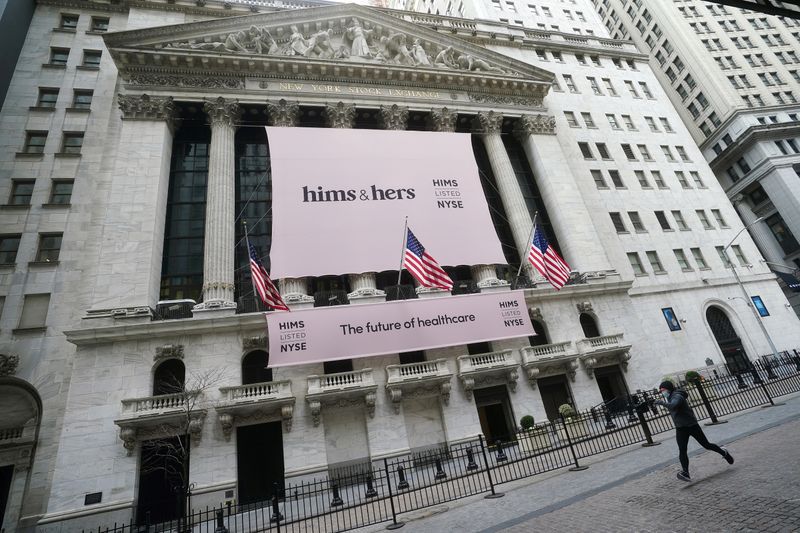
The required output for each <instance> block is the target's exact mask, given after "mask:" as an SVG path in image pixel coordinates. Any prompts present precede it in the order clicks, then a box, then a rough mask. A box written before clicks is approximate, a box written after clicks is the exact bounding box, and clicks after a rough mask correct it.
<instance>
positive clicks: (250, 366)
mask: <svg viewBox="0 0 800 533" xmlns="http://www.w3.org/2000/svg"><path fill="white" fill-rule="evenodd" d="M268 364H269V354H268V353H267V352H265V351H264V350H256V351H255V352H250V353H249V354H247V355H245V356H244V359H242V385H249V384H251V383H264V382H265V381H272V369H271V368H267V365H268Z"/></svg>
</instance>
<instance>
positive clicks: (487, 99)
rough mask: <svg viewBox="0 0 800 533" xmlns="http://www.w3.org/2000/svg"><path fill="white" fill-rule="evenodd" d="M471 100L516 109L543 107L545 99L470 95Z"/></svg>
mask: <svg viewBox="0 0 800 533" xmlns="http://www.w3.org/2000/svg"><path fill="white" fill-rule="evenodd" d="M469 99H470V100H472V101H473V102H480V103H482V104H499V105H512V106H516V107H537V108H540V107H542V100H543V98H533V97H525V96H505V95H497V94H481V93H470V94H469Z"/></svg>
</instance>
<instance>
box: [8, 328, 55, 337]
mask: <svg viewBox="0 0 800 533" xmlns="http://www.w3.org/2000/svg"><path fill="white" fill-rule="evenodd" d="M46 332H47V326H41V327H37V328H14V329H12V330H11V333H13V334H14V335H18V334H26V333H46Z"/></svg>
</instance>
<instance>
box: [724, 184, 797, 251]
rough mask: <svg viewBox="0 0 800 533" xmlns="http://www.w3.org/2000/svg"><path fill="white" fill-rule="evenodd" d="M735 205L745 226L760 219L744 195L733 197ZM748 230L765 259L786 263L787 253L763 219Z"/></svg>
mask: <svg viewBox="0 0 800 533" xmlns="http://www.w3.org/2000/svg"><path fill="white" fill-rule="evenodd" d="M733 206H734V207H735V208H736V211H738V212H739V216H740V217H741V218H742V222H743V223H744V225H745V226H748V225H750V224H753V222H755V221H756V220H758V215H756V214H755V213H754V212H753V208H751V207H750V204H749V203H748V202H747V199H746V198H745V196H744V195H742V194H739V195H737V196H735V197H734V198H733ZM747 231H748V232H749V233H750V237H752V238H753V242H755V243H756V246H757V247H758V249H759V250H760V251H761V254H762V255H763V256H764V259H766V260H767V261H769V262H771V263H778V264H780V265H782V264H784V261H783V256H784V255H785V254H784V253H783V249H782V248H781V246H780V244H778V241H777V240H775V236H774V235H773V234H772V231H770V229H769V227H767V223H766V222H764V221H763V220H762V221H761V222H758V223H756V224H753V225H752V226H750V227H749V228H748V230H747Z"/></svg>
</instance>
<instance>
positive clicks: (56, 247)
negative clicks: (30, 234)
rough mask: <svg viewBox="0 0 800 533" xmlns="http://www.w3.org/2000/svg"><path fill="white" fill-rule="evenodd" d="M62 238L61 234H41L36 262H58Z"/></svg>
mask: <svg viewBox="0 0 800 533" xmlns="http://www.w3.org/2000/svg"><path fill="white" fill-rule="evenodd" d="M61 236H62V234H61V233H40V234H39V249H38V250H37V252H36V260H37V261H39V262H44V263H49V262H51V261H58V254H59V252H60V251H61Z"/></svg>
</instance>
